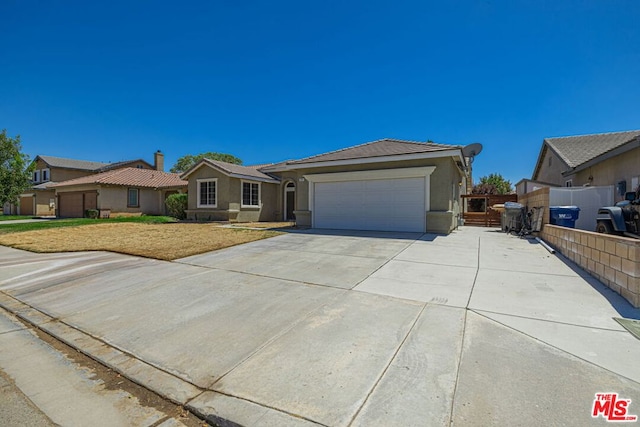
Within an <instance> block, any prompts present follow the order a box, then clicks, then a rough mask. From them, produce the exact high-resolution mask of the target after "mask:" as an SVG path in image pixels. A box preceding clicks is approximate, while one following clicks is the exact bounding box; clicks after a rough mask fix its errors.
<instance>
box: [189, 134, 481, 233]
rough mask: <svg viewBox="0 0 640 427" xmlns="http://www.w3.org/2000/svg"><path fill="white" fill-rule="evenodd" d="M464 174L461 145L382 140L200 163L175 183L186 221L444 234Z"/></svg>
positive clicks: (454, 216) (455, 214)
mask: <svg viewBox="0 0 640 427" xmlns="http://www.w3.org/2000/svg"><path fill="white" fill-rule="evenodd" d="M469 174H470V168H469V162H468V159H466V158H464V156H463V154H462V147H461V146H457V145H442V144H434V143H429V142H413V141H402V140H397V139H382V140H378V141H373V142H369V143H366V144H362V145H357V146H354V147H349V148H345V149H342V150H338V151H333V152H330V153H325V154H320V155H317V156H313V157H308V158H305V159H301V160H293V161H287V162H283V163H278V164H274V165H267V166H261V167H258V168H251V167H244V166H236V165H229V164H227V163H223V162H216V161H212V160H202V161H201V162H199V163H198V164H196V165H195V166H194V167H193V168H191V169H190V170H188V171H187V172H185V173H184V174H183V175H182V177H183V178H184V179H188V180H189V210H188V211H187V214H188V217H189V218H190V219H196V220H214V219H217V220H232V221H233V220H237V221H247V220H258V219H259V220H266V221H275V220H292V219H294V218H295V220H296V223H297V224H298V225H300V226H309V227H313V228H333V229H359V230H383V231H418V232H425V231H429V232H438V233H448V232H450V231H452V230H453V229H455V228H456V227H457V225H458V220H459V216H460V203H461V202H460V195H461V194H464V193H465V192H466V186H467V182H468V177H469Z"/></svg>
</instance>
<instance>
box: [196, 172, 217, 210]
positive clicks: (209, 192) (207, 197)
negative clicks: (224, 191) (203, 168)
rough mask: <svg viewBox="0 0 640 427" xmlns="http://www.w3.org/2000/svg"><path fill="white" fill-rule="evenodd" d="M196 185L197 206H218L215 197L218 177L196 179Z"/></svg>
mask: <svg viewBox="0 0 640 427" xmlns="http://www.w3.org/2000/svg"><path fill="white" fill-rule="evenodd" d="M197 185H198V207H199V208H215V207H218V199H217V197H216V195H217V194H216V193H217V189H218V178H208V179H199V180H197Z"/></svg>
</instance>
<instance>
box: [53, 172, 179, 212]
mask: <svg viewBox="0 0 640 427" xmlns="http://www.w3.org/2000/svg"><path fill="white" fill-rule="evenodd" d="M49 188H52V189H53V190H55V193H56V197H57V201H56V204H57V206H58V216H59V217H64V218H80V217H83V216H85V212H86V210H88V209H96V210H98V211H109V212H110V213H142V214H148V215H164V214H165V213H166V207H165V203H164V202H165V200H166V198H167V197H168V196H169V195H171V194H175V193H178V192H184V191H186V190H187V182H186V181H183V180H182V179H180V176H179V175H178V174H175V173H166V172H162V171H158V170H155V169H144V168H137V167H126V168H118V169H113V170H109V171H107V172H101V173H98V174H94V175H88V176H83V177H80V178H75V179H71V180H68V181H64V182H61V183H57V184H52V185H50V186H49Z"/></svg>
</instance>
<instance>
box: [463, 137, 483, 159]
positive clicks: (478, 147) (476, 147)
mask: <svg viewBox="0 0 640 427" xmlns="http://www.w3.org/2000/svg"><path fill="white" fill-rule="evenodd" d="M481 151H482V144H480V143H479V142H474V143H473V144H469V145H467V146H464V147H462V155H463V156H465V157H468V158H469V162H470V163H473V158H474V157H475V156H477V155H478V154H480V152H481Z"/></svg>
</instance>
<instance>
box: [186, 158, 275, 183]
mask: <svg viewBox="0 0 640 427" xmlns="http://www.w3.org/2000/svg"><path fill="white" fill-rule="evenodd" d="M202 166H208V167H210V168H211V169H213V170H216V171H218V172H220V173H223V174H225V175H227V176H230V177H232V178H239V179H246V180H250V181H258V182H266V183H270V184H279V183H280V180H278V179H275V178H267V177H259V176H252V175H244V174H239V173H232V172H230V171H228V170H225V169H223V168H221V167H219V166H217V165H216V164H214V163H211V162H208V161H207V159H202V160H200V161H199V162H198V163H196V164H195V165H194V166H192V167H191V168H190V169H189V170H187V171H186V172H184V173H183V174H181V175H180V178H182V179H183V180H185V181H186V180H188V179H189V175H191V174H193V173H194V172H195V171H197V170H198V169H200V168H201V167H202Z"/></svg>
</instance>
